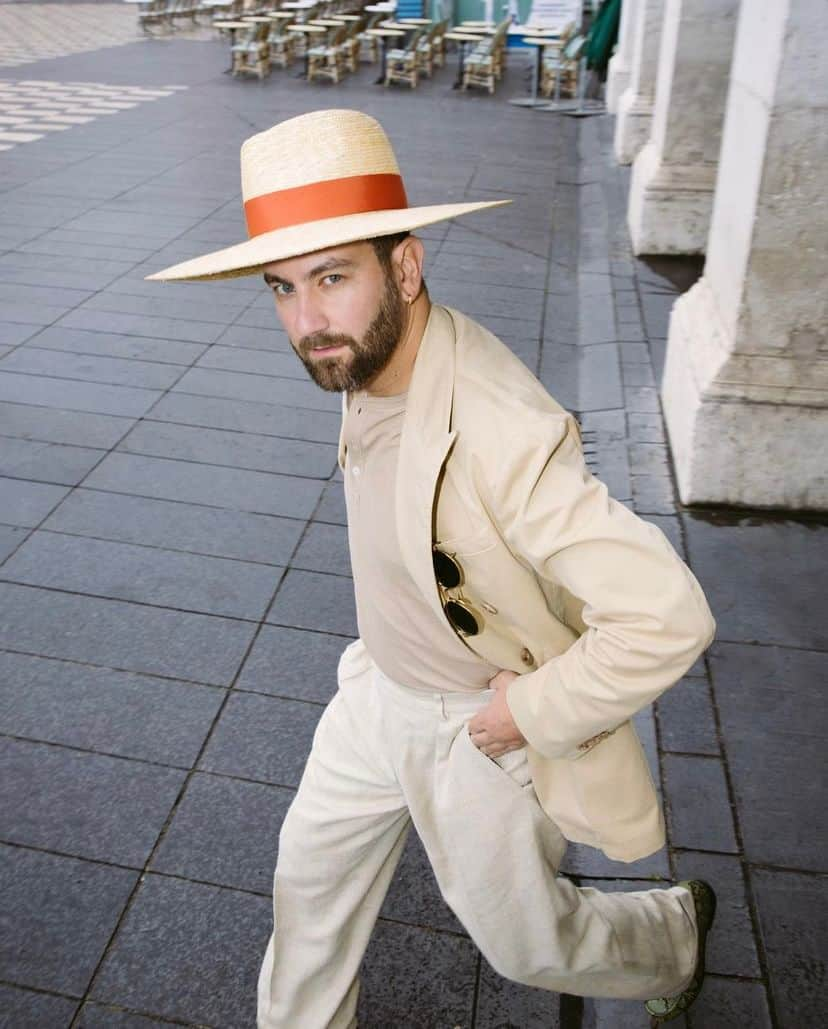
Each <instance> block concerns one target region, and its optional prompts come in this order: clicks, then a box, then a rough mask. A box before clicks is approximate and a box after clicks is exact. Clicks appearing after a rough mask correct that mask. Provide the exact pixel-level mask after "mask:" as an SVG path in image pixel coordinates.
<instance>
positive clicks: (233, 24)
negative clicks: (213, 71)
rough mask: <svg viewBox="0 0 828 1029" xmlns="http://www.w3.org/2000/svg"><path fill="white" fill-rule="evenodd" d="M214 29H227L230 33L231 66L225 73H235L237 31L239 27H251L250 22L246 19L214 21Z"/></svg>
mask: <svg viewBox="0 0 828 1029" xmlns="http://www.w3.org/2000/svg"><path fill="white" fill-rule="evenodd" d="M213 28H214V29H226V30H227V31H228V32H229V33H230V67H229V68H226V69H225V71H224V74H225V75H232V74H233V47H234V46H235V45H236V33H237V32H238V30H239V29H249V28H250V23H249V22H246V21H214V22H213Z"/></svg>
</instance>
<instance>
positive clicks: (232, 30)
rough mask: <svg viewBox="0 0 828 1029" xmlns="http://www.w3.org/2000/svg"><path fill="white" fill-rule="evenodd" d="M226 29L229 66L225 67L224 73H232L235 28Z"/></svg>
mask: <svg viewBox="0 0 828 1029" xmlns="http://www.w3.org/2000/svg"><path fill="white" fill-rule="evenodd" d="M228 31H229V32H230V67H229V68H225V70H224V74H225V75H232V74H233V47H234V46H235V44H236V30H235V29H229V30H228Z"/></svg>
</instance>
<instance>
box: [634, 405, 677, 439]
mask: <svg viewBox="0 0 828 1029" xmlns="http://www.w3.org/2000/svg"><path fill="white" fill-rule="evenodd" d="M628 424H629V427H630V439H631V440H632V442H633V443H665V442H666V440H667V437H666V436H665V435H664V422H663V421H662V418H661V413H660V412H651V413H649V414H648V413H644V412H634V411H632V412H630V414H629V415H628Z"/></svg>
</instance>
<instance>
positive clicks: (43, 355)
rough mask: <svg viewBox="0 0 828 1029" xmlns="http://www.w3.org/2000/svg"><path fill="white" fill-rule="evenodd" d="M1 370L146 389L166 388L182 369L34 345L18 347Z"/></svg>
mask: <svg viewBox="0 0 828 1029" xmlns="http://www.w3.org/2000/svg"><path fill="white" fill-rule="evenodd" d="M2 367H3V370H4V371H7V372H20V373H23V374H25V375H53V376H56V377H58V378H66V379H80V380H82V381H83V382H103V383H109V384H110V385H113V386H140V387H142V388H144V389H167V388H169V387H170V386H172V384H173V383H174V382H175V380H176V379H177V378H178V377H179V375H180V374H181V369H180V368H178V367H177V366H176V365H171V364H158V363H155V362H150V361H124V360H122V359H120V358H117V357H97V356H93V355H89V354H76V353H64V352H62V351H59V350H41V349H40V348H38V347H37V346H35V345H34V343H31V342H30V343H28V344H27V345H26V346H25V347H18V349H17V350H16V351H15V352H14V353H13V354H11V355H10V356H9V357H7V358H5V359H4V361H3V365H2Z"/></svg>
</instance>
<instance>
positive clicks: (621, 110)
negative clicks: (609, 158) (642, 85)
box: [614, 86, 653, 164]
mask: <svg viewBox="0 0 828 1029" xmlns="http://www.w3.org/2000/svg"><path fill="white" fill-rule="evenodd" d="M652 120H653V101H652V97H644V96H640V95H639V94H637V93H634V92H633V91H632V87H631V86H630V87H628V88H627V89H625V90H624V92H623V93H622V94H621V97H620V99H619V101H618V119H617V121H616V123H615V143H614V145H615V159H616V160H617V161H618V163H619V164H632V163H633V161H634V160H635V158H636V155H637V154H638V151H639V150H640V149H641V148H642V147H643V146H644V144H645V143H646V142H647V140H648V139H649V138H650V125H651V123H652Z"/></svg>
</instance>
